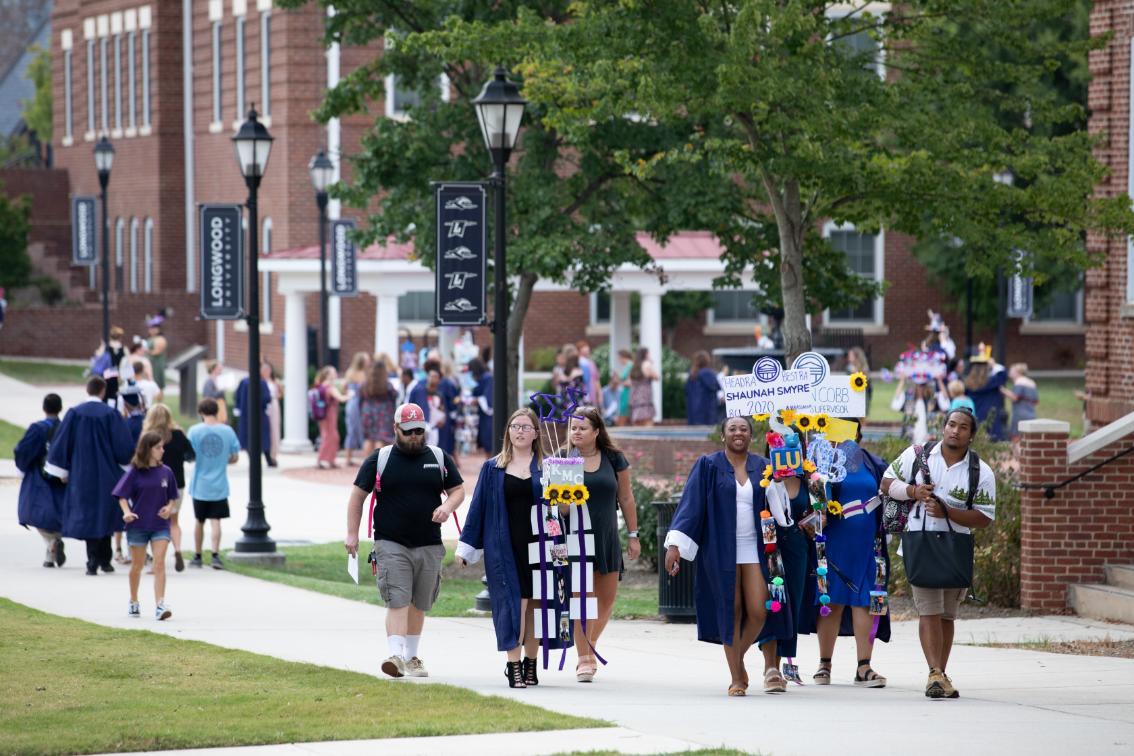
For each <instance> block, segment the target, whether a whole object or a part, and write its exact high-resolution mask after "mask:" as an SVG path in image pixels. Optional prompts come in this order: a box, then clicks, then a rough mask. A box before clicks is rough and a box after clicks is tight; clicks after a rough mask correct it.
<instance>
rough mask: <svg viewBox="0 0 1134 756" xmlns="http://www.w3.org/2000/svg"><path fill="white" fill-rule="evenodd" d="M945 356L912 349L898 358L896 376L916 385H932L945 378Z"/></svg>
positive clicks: (895, 367) (895, 368) (940, 353)
mask: <svg viewBox="0 0 1134 756" xmlns="http://www.w3.org/2000/svg"><path fill="white" fill-rule="evenodd" d="M946 370H947V368H946V365H945V354H944V353H942V352H926V351H922V350H920V349H918V350H913V349H911V350H910V351H908V352H903V353H902V354H901V355H900V356H899V357H898V364H897V365H895V366H894V375H896V376H898V377H899V378H906V379H908V380H911V381H913V382H914V383H932V382H933V381H936V380H937V379H938V378H944V377H945V373H946Z"/></svg>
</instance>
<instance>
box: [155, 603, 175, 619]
mask: <svg viewBox="0 0 1134 756" xmlns="http://www.w3.org/2000/svg"><path fill="white" fill-rule="evenodd" d="M172 616H173V612H171V611H170V610H169V607H168V606H166V605H165V602H164V601H163V602H161V603H160V604H158V605H157V608H156V609H154V619H156V620H167V619H169V618H170V617H172Z"/></svg>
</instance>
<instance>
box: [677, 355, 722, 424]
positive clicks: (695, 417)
mask: <svg viewBox="0 0 1134 756" xmlns="http://www.w3.org/2000/svg"><path fill="white" fill-rule="evenodd" d="M710 362H711V360H710V359H709V353H708V352H706V351H704V350H701V351H700V352H697V353H696V354H694V355H693V364H692V365H691V366H690V367H689V378H688V380H686V381H685V415H686V418H687V420H686V422H688V423H689V425H716V424H717V404H718V402H717V392H718V391H720V390H721V385H720V383H719V382H717V374H716V372H714V371H713V369H712V368H711V367H710V366H709V364H710Z"/></svg>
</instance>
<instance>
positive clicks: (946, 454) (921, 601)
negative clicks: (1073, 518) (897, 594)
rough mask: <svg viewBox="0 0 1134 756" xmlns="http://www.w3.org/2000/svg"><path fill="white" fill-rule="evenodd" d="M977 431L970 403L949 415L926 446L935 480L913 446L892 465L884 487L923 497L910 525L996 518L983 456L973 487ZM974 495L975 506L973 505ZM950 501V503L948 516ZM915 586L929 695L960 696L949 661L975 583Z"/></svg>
mask: <svg viewBox="0 0 1134 756" xmlns="http://www.w3.org/2000/svg"><path fill="white" fill-rule="evenodd" d="M975 432H976V418H975V417H974V416H973V413H972V412H971V411H969V410H968V408H964V407H962V408H958V409H954V410H951V411H950V412H949V413H948V414H947V415H946V416H945V427H944V429H943V432H942V440H941V443H939V444H934V445H933V448H932V449H930V450H929V451H928V452H923V453H924V454H925V461H926V466H927V467H928V468H929V480H930V481H932V483H926V482H924V481H925V477H924V475H922V474H921V467H920V465H918V464H917V462H916V460H917V451H916V450H915V448H914V447H913V446H911V447H909V448H907V449H906V450H905V451H904V452H902V455H901V456H900V457H898V458H897V459H896V460H894V462H893V464H891V465H890V467H888V468H887V469H886V474H885V475H884V476H883V478H882V485H881V487H880V488H881V490H882V491H884V492H887V493H889V495H890V496H891V497H892V498H894V499H896V500H898V501H910V500H915V501H916V502H917V503H916V504H915V505H914V506H913V508H912V509H911V510H910V517H909V521H908V522H907V523H906V530H908V531H916V530H922V529H923V527H924V529H925V530H929V531H934V530H942V531H943V530H946V529H948V528H949V527H950V525H952V528H953V530H954V531H956V532H959V533H970V532H972V529H974V528H984V527H987V526H988V525H990V524H991V523H992V521H993V520H994V519H995V518H996V478H995V476H994V475H993V473H992V468H990V467H989V466H988V465H987V464H985V463H984V462H983V461H981V462H979V468H980V473H979V476H978V478H977V480H978V482H977V486H976V490H975V491H973V492H971V493H970V491H969V482H970V468H969V465H970V458H969V455H970V453H971V452H970V451H969V447H970V446H971V444H972V439H973V435H974V434H975ZM915 473H916V474H915ZM918 476H921V480H922V482H921V483H918V482H917V480H918ZM970 498H971V500H972V508H971V509H970V508H968V506H967V503H968V501H969V500H970ZM944 507H948V522H947V521H946V519H945V514H946V512H945V510H944ZM926 515H928V518H926ZM910 588H911V591H912V593H913V600H914V606H915V607H916V609H917V613H918V616H919V623H918V636H919V638H920V639H921V649H922V652H923V653H924V654H925V660H926V662H927V663H928V664H929V680H928V682H927V683H926V686H925V695H926V696H927V697H929V698H957V697H958V695H959V694H958V693H957V690H956V688H954V687H953V683H952V681H951V680H950V679H949V677H948V675H946V674H945V666H946V664H948V662H949V652H950V651H951V650H952V648H953V620H954V618H955V617H956V616H957V606H958V605H959V604H960V603H961V602H962V601H963V600H964V598H965V596H966V595H967V593H968V590H969V589H968V587H965V588H921V587H918V586H915V585H911V586H910Z"/></svg>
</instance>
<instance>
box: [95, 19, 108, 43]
mask: <svg viewBox="0 0 1134 756" xmlns="http://www.w3.org/2000/svg"><path fill="white" fill-rule="evenodd" d="M95 30H96V34H97V36H99V37H106V36H109V35H110V16H109V15H107V14H105V13H103V14H102V15H101V16H96V17H95Z"/></svg>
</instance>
